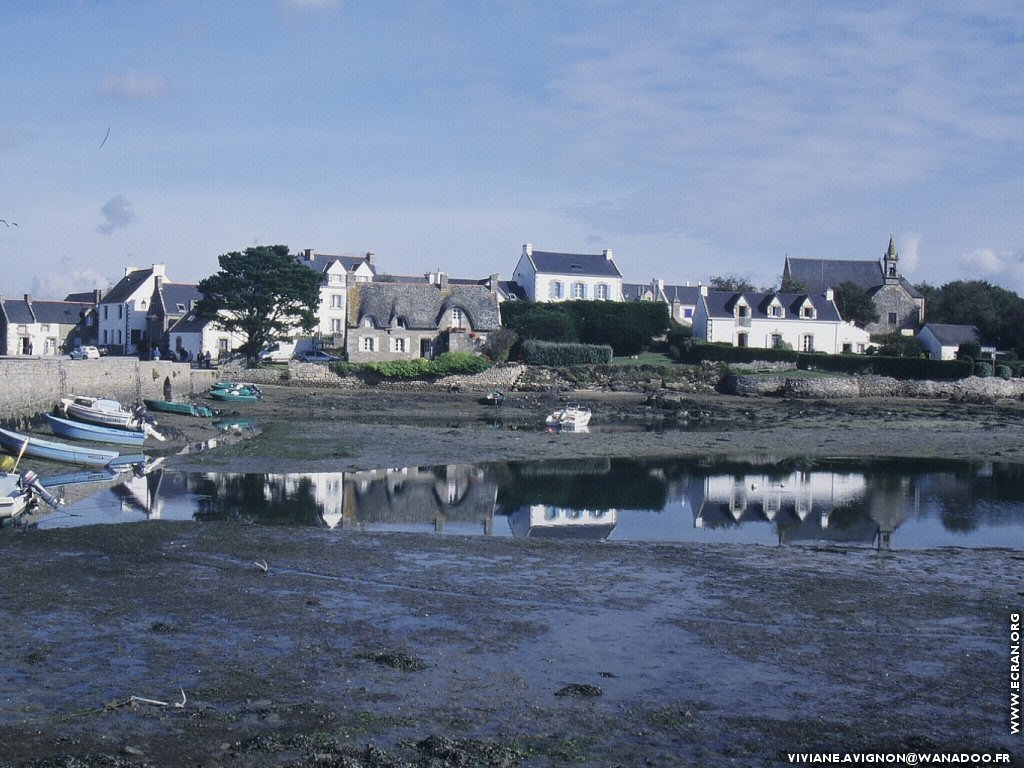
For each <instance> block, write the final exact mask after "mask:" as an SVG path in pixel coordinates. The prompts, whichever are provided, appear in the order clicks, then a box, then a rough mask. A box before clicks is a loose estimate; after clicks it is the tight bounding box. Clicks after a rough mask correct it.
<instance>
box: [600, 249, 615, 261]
mask: <svg viewBox="0 0 1024 768" xmlns="http://www.w3.org/2000/svg"><path fill="white" fill-rule="evenodd" d="M601 253H602V255H603V256H604V257H605V258H606V259H608V261H611V260H612V249H611V248H605V249H604V251H602V252H601Z"/></svg>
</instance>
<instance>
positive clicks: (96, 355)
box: [68, 346, 100, 360]
mask: <svg viewBox="0 0 1024 768" xmlns="http://www.w3.org/2000/svg"><path fill="white" fill-rule="evenodd" d="M68 357H70V358H71V359H72V360H99V359H100V351H99V350H98V349H96V347H90V346H85V347H75V348H74V349H72V350H71V352H69V353H68Z"/></svg>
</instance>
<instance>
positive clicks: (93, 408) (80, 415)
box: [60, 397, 145, 429]
mask: <svg viewBox="0 0 1024 768" xmlns="http://www.w3.org/2000/svg"><path fill="white" fill-rule="evenodd" d="M60 408H61V410H62V411H63V412H64V415H65V416H67V417H68V418H71V419H77V420H78V421H87V422H89V423H90V424H99V425H100V426H101V427H114V428H117V429H141V427H142V423H141V421H140V418H139V415H138V414H137V413H136V412H134V411H127V410H125V409H124V406H123V405H121V403H119V402H117V401H116V400H104V399H102V398H98V397H65V398H62V399H61V401H60ZM143 413H145V409H143Z"/></svg>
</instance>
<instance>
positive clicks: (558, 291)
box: [548, 280, 565, 299]
mask: <svg viewBox="0 0 1024 768" xmlns="http://www.w3.org/2000/svg"><path fill="white" fill-rule="evenodd" d="M563 296H565V287H564V286H563V285H562V283H561V281H559V280H552V281H551V282H550V283H549V284H548V298H551V299H560V298H562V297H563Z"/></svg>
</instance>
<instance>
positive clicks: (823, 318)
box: [693, 285, 871, 354]
mask: <svg viewBox="0 0 1024 768" xmlns="http://www.w3.org/2000/svg"><path fill="white" fill-rule="evenodd" d="M693 335H694V336H695V337H696V338H699V339H704V340H705V341H710V342H723V343H726V344H732V345H733V346H735V347H756V348H760V349H780V348H783V349H787V348H788V349H796V350H799V351H802V352H828V353H829V354H840V353H843V352H854V353H862V352H864V351H866V349H867V347H868V345H869V343H870V340H871V337H870V335H869V334H868V332H867V331H866V330H864V329H863V328H858V327H857V326H855V325H854V324H853V323H849V322H846V321H845V320H843V318H842V317H840V316H839V310H838V309H837V308H836V305H835V302H834V301H833V299H832V290H831V289H826V291H825V292H824V294H819V295H817V296H813V295H810V294H806V293H763V292H758V291H749V292H747V291H744V292H737V291H713V290H710V289H709V288H708V287H707V286H706V285H705V286H700V301H699V302H698V303H697V309H696V311H695V313H694V317H693Z"/></svg>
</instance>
